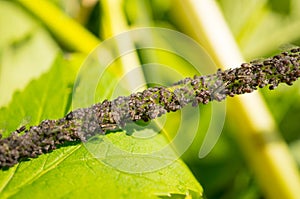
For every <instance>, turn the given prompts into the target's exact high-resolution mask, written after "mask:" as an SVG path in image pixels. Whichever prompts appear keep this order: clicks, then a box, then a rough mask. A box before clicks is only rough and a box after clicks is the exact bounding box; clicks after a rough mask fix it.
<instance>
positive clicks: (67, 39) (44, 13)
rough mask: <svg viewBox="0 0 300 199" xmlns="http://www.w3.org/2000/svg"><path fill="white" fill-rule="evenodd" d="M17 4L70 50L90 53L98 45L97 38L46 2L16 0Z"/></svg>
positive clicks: (43, 0)
mask: <svg viewBox="0 0 300 199" xmlns="http://www.w3.org/2000/svg"><path fill="white" fill-rule="evenodd" d="M17 2H19V3H20V4H21V5H22V6H24V7H25V8H26V9H28V10H29V11H30V12H31V13H33V14H34V15H36V17H37V18H39V19H40V20H41V21H42V22H43V23H44V24H45V25H46V26H47V28H49V30H50V31H51V32H52V33H53V35H55V36H56V37H57V38H58V39H59V40H60V41H61V42H62V43H63V44H64V45H65V46H67V47H68V48H70V49H72V50H75V51H79V52H83V53H90V52H91V51H92V50H93V49H94V48H95V47H96V46H97V45H98V44H99V43H100V40H99V39H98V38H97V37H95V36H94V35H92V34H91V33H90V32H89V31H87V30H86V29H85V28H84V27H82V26H81V25H80V24H78V23H77V22H75V21H74V20H72V19H71V18H69V17H68V16H66V15H65V14H64V13H63V12H61V11H60V10H59V9H58V8H57V7H56V6H55V5H53V4H52V3H51V2H50V1H48V0H17Z"/></svg>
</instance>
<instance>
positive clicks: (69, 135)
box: [0, 48, 300, 168]
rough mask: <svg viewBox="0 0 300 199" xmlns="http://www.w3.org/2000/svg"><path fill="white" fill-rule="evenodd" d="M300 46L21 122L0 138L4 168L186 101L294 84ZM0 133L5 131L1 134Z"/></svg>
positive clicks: (174, 108) (170, 109)
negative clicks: (59, 116)
mask: <svg viewBox="0 0 300 199" xmlns="http://www.w3.org/2000/svg"><path fill="white" fill-rule="evenodd" d="M299 62H300V48H295V49H292V50H291V51H289V52H283V53H281V54H279V55H276V56H274V57H272V58H267V59H265V60H262V61H254V62H250V63H243V64H241V67H239V68H235V69H229V70H225V71H222V70H220V69H219V70H218V71H217V72H216V73H215V74H212V75H206V76H197V75H196V76H194V77H193V78H185V79H183V80H181V81H179V82H177V83H175V84H173V85H172V86H171V87H153V88H149V89H146V90H144V91H143V92H138V93H133V94H131V95H130V96H126V97H123V96H120V97H118V98H116V99H114V100H112V101H108V100H105V101H103V102H102V103H98V104H95V105H93V106H91V107H89V108H81V109H77V110H74V111H72V112H70V113H69V114H67V115H66V116H65V117H64V118H62V119H58V120H44V121H42V122H41V123H40V124H39V125H38V126H31V127H30V128H29V129H26V128H25V127H21V128H19V129H17V130H16V131H15V132H13V133H12V134H11V135H10V136H9V137H7V138H2V139H0V168H6V167H11V166H13V165H15V164H17V163H18V162H19V161H21V160H24V159H28V158H35V157H37V156H38V155H40V154H42V153H48V152H50V151H52V150H54V149H56V148H57V147H59V146H61V145H63V144H65V143H66V142H74V141H86V140H87V139H88V138H90V137H92V136H94V135H96V134H105V133H106V132H107V131H113V130H118V129H122V128H123V127H124V126H125V125H126V123H128V122H132V121H138V120H143V121H149V120H152V119H154V118H157V117H160V116H161V115H163V114H165V113H167V112H173V111H177V110H179V109H181V108H182V107H184V106H185V105H187V104H190V103H191V104H192V105H193V106H197V105H198V104H207V103H208V102H209V101H212V100H217V101H221V100H224V99H225V98H226V97H227V96H230V97H233V96H235V95H240V94H244V93H251V92H252V91H254V90H256V89H257V88H263V87H265V86H269V89H271V90H273V89H275V88H276V87H277V86H278V84H279V83H286V84H288V85H292V83H293V82H294V81H296V80H297V79H298V77H300V66H299ZM0 138H1V136H0Z"/></svg>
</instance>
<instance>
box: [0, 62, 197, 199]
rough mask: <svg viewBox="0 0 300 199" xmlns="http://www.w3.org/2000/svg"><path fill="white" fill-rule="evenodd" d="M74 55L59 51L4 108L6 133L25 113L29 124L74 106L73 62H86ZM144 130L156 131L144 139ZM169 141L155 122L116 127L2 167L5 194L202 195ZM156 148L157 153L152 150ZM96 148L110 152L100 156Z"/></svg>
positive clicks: (1, 117)
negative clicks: (155, 127) (139, 126)
mask: <svg viewBox="0 0 300 199" xmlns="http://www.w3.org/2000/svg"><path fill="white" fill-rule="evenodd" d="M72 60H73V59H71V60H70V61H66V60H63V58H62V57H58V59H57V60H56V62H55V64H54V65H53V67H52V68H51V70H50V71H49V72H48V73H46V74H44V75H43V76H41V77H40V78H39V79H38V80H35V81H32V82H31V83H30V84H29V85H28V86H27V88H26V89H25V90H24V91H23V92H20V93H16V94H15V95H14V99H13V100H12V102H11V104H10V105H9V106H8V107H7V108H2V109H1V110H0V121H5V124H4V125H3V124H1V126H0V128H3V127H5V132H4V133H5V135H6V136H7V135H8V132H11V131H13V130H14V129H15V128H17V127H18V126H19V125H20V123H22V120H24V118H29V119H27V121H28V122H29V124H28V125H35V124H37V123H39V122H41V120H43V119H46V118H48V119H58V118H60V117H63V115H64V114H66V112H68V111H69V106H70V94H71V89H72V87H71V85H72V84H73V82H74V78H75V75H76V71H75V70H74V69H72V68H75V67H73V66H71V65H79V64H80V63H81V62H79V60H80V59H77V61H75V62H73V64H72ZM104 79H105V80H106V81H104V83H105V84H106V85H109V84H110V82H114V81H116V78H115V77H114V75H113V74H112V73H107V77H106V78H104ZM107 88H109V87H107ZM104 89H105V87H104ZM99 92H101V89H100V91H99ZM103 93H105V95H109V93H108V92H107V91H105V92H104V90H102V94H103ZM133 126H134V128H133V129H136V128H137V126H136V125H134V124H133ZM143 133H144V134H146V135H149V134H150V135H152V137H151V138H149V139H144V138H143V135H144V134H143ZM168 144H169V143H168V141H167V140H166V138H165V137H164V136H163V134H157V133H153V131H152V130H151V128H150V127H147V128H143V130H141V129H138V131H135V132H134V135H132V136H128V135H126V134H125V132H116V133H111V134H108V135H105V136H98V139H95V138H94V140H93V141H91V142H88V143H86V144H81V143H77V144H74V145H71V144H70V145H68V146H64V147H61V148H59V149H57V150H55V151H53V152H51V153H48V154H43V155H41V156H39V157H38V158H36V159H30V160H28V161H24V162H21V163H20V164H18V165H16V166H15V167H13V168H10V169H8V170H2V171H0V191H1V197H2V198H42V197H47V198H62V197H67V198H69V197H72V198H73V197H74V198H79V197H90V198H159V197H161V198H164V197H169V196H171V197H174V198H185V197H192V198H201V197H202V188H201V186H200V185H199V183H198V182H197V181H196V179H195V178H194V177H193V175H192V174H191V172H190V171H189V169H188V168H187V167H186V166H185V164H184V163H183V162H182V161H181V160H180V159H178V158H177V157H176V154H175V152H174V151H173V150H172V148H171V147H169V148H167V149H166V150H160V149H161V148H164V147H165V146H166V145H168ZM111 146H114V148H109V147H111ZM93 147H94V149H98V150H95V151H96V152H97V153H96V154H95V153H93V151H91V150H92V149H93ZM105 147H106V148H105ZM115 149H118V150H115ZM95 151H94V152H95ZM119 151H122V153H121V154H120V153H118V152H119ZM159 151H161V152H159ZM91 152H92V153H91ZM152 153H153V154H155V155H156V156H151V154H152ZM92 154H94V155H104V156H101V157H102V159H101V158H99V159H96V158H95V157H94V156H93V155H92ZM124 154H126V155H125V156H123V155H124ZM136 154H138V156H136ZM149 154H150V155H149ZM117 155H121V156H117ZM103 157H104V158H103ZM174 157H175V158H177V159H176V160H175V161H172V162H170V161H169V158H174ZM163 161H165V162H167V163H168V165H163V167H162V168H160V169H157V170H153V171H150V172H138V173H134V172H132V173H130V172H124V169H126V168H127V167H128V165H129V166H130V165H131V166H132V165H133V164H132V163H134V164H135V166H136V168H132V169H133V170H135V169H137V168H142V169H143V167H147V166H151V164H159V165H160V166H161V165H162V164H161V162H163ZM120 164H121V166H120ZM154 166H155V165H154ZM122 169H123V171H122ZM127 169H128V168H127Z"/></svg>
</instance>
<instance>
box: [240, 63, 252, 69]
mask: <svg viewBox="0 0 300 199" xmlns="http://www.w3.org/2000/svg"><path fill="white" fill-rule="evenodd" d="M241 67H242V68H251V64H249V63H242V64H241Z"/></svg>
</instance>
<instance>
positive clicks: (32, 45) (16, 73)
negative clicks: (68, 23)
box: [0, 1, 58, 107]
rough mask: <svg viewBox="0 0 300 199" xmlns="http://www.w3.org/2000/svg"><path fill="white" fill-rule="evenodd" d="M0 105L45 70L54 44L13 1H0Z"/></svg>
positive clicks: (55, 49) (53, 57)
mask: <svg viewBox="0 0 300 199" xmlns="http://www.w3.org/2000/svg"><path fill="white" fill-rule="evenodd" d="M0 13H1V15H0V30H1V37H0V93H5V95H4V94H2V95H1V97H0V107H1V106H3V105H5V104H8V103H9V101H10V99H11V97H12V95H13V93H14V92H15V91H16V90H17V89H23V88H25V86H26V85H27V83H28V82H29V81H30V80H32V79H33V78H37V77H38V76H40V75H41V74H42V73H44V72H45V71H47V70H48V69H49V67H50V66H51V64H52V62H53V60H54V59H55V56H56V53H57V52H58V46H57V44H56V43H55V42H54V41H53V39H52V38H51V36H50V34H49V33H47V31H46V30H44V29H43V28H42V27H41V25H39V24H38V23H37V22H36V21H35V20H34V19H33V18H32V17H30V15H29V14H28V13H26V12H24V10H22V9H21V8H20V7H19V6H17V4H15V3H14V2H13V1H0Z"/></svg>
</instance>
